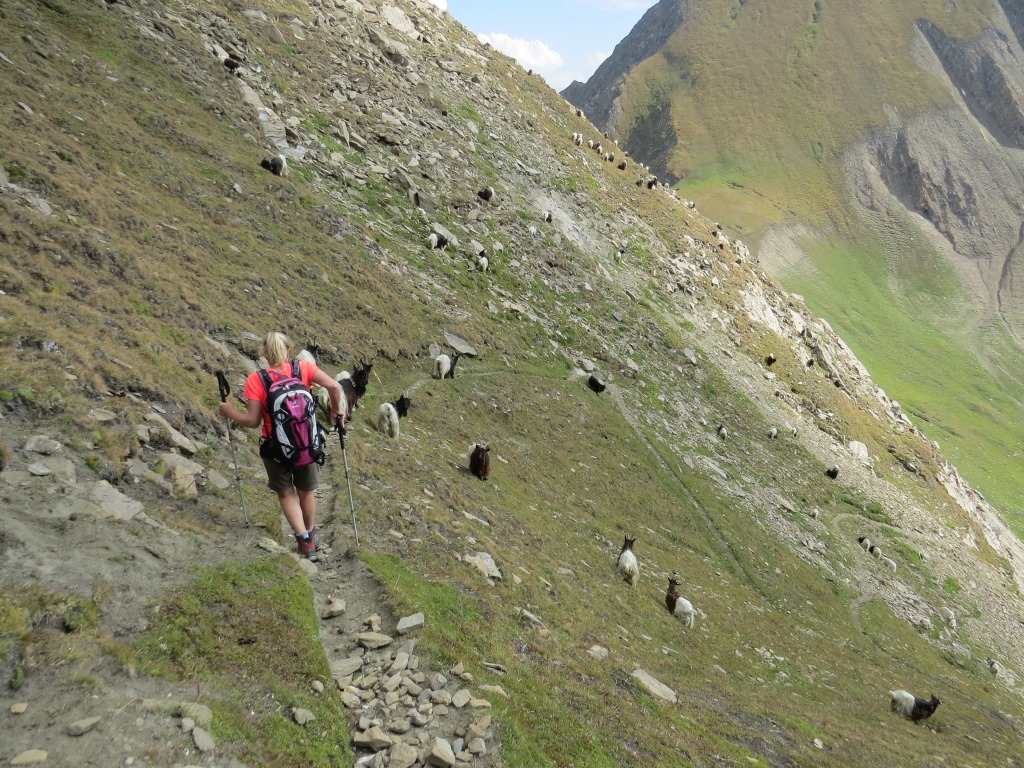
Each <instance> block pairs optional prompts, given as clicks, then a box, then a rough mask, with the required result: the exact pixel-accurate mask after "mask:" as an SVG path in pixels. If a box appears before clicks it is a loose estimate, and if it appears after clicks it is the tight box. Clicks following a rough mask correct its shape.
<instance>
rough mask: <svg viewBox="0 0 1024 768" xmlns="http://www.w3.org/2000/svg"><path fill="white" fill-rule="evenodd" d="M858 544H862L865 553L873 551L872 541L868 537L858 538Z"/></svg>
mask: <svg viewBox="0 0 1024 768" xmlns="http://www.w3.org/2000/svg"><path fill="white" fill-rule="evenodd" d="M857 543H858V544H860V547H861V549H863V550H864V551H865V552H867V551H868V550H869V549H871V539H869V538H868V537H867V536H858V537H857Z"/></svg>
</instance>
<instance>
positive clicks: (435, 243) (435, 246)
mask: <svg viewBox="0 0 1024 768" xmlns="http://www.w3.org/2000/svg"><path fill="white" fill-rule="evenodd" d="M427 245H429V246H430V250H432V251H443V250H444V249H445V248H447V247H448V238H447V237H445V236H444V235H439V234H438V233H437V232H434V233H432V234H431V235H430V237H428V238H427Z"/></svg>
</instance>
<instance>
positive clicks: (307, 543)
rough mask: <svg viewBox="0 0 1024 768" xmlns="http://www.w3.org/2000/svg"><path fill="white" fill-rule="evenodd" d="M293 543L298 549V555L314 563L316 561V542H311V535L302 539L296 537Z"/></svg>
mask: <svg viewBox="0 0 1024 768" xmlns="http://www.w3.org/2000/svg"><path fill="white" fill-rule="evenodd" d="M295 543H296V545H297V547H298V550H299V557H304V558H306V559H307V560H311V561H313V562H314V563H315V562H316V560H317V557H316V544H314V543H313V538H312V537H311V536H307V537H306V538H304V539H300V538H298V537H296V538H295Z"/></svg>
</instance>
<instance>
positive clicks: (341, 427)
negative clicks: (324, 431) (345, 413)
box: [334, 415, 348, 446]
mask: <svg viewBox="0 0 1024 768" xmlns="http://www.w3.org/2000/svg"><path fill="white" fill-rule="evenodd" d="M334 427H335V429H337V430H338V436H339V437H340V438H341V444H342V446H344V445H345V433H346V432H347V431H348V430H347V429H345V424H344V423H343V422H342V420H341V416H340V415H339V416H338V417H337V418H335V420H334Z"/></svg>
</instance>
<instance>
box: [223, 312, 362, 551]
mask: <svg viewBox="0 0 1024 768" xmlns="http://www.w3.org/2000/svg"><path fill="white" fill-rule="evenodd" d="M291 352H292V350H291V341H290V340H289V339H288V337H287V336H285V335H284V334H283V333H277V332H276V331H272V332H270V333H268V334H267V337H266V338H265V339H264V340H263V349H262V350H261V354H262V355H263V357H264V358H265V359H266V361H267V368H266V369H265V370H259V371H254V372H253V373H250V374H249V377H248V378H247V379H246V380H245V390H244V393H243V394H244V395H245V399H246V400H247V401H248V403H249V408H248V410H247V411H246V412H245V413H242V412H240V411H237V410H235V409H234V408H233V407H232V406H231V404H230V403H221V404H220V413H221V416H224V417H226V418H228V419H231V420H232V421H234V422H236V423H238V424H240V425H241V426H243V427H249V428H250V429H255V428H256V427H258V426H260V424H262V425H263V432H262V437H261V438H260V457H261V458H262V459H263V465H264V466H265V467H266V469H267V486H268V487H269V488H270V490H272V491H274V492H275V493H277V499H278V501H279V502H280V503H281V511H282V512H283V513H284V517H285V519H286V520H287V521H288V525H290V526H291V528H292V531H293V533H294V534H295V540H296V542H297V543H298V550H299V554H300V555H301V556H302V557H306V558H308V559H310V560H316V559H317V557H316V551H317V549H318V548H319V546H320V536H319V532H318V531H317V528H316V494H315V491H316V488H317V484H318V480H319V465H320V463H322V461H323V460H322V442H323V441H322V433H319V432H317V431H316V430H319V427H318V426H316V414H315V410H314V411H312V422H313V424H312V425H309V428H310V430H311V432H310V434H311V435H312V436H313V437H316V436H317V435H318V436H319V437H320V438H321V441H320V447H319V451H320V453H317V452H316V451H315V450H314V451H313V452H312V453H311V452H310V445H309V444H307V445H301V444H300V445H298V446H297V448H298V449H299V450H297V451H295V450H293V449H294V448H295V447H296V446H285V447H284V448H282V447H281V445H280V443H281V440H280V439H279V435H280V434H281V433H280V431H279V430H275V429H274V428H273V427H272V423H271V413H270V408H268V398H269V399H271V401H272V406H273V405H274V404H275V403H280V402H283V401H286V400H287V399H288V395H289V394H297V395H298V397H296V398H293V399H292V402H295V403H298V404H299V405H300V406H301V404H302V402H303V401H304V399H305V396H306V395H308V387H309V386H310V384H318V385H320V386H321V387H323V388H324V389H326V390H327V392H328V394H329V395H330V399H331V423H332V424H335V423H337V422H338V419H339V418H340V419H341V426H342V428H344V425H345V411H344V409H343V408H342V407H341V385H340V384H338V382H336V381H335V380H334V379H332V378H331V377H330V376H328V375H327V374H326V373H324V372H323V371H321V370H320V369H319V368H318V367H317V366H316V364H315V363H311V362H308V361H305V360H301V361H296V360H292V359H290V356H291ZM296 364H297V366H298V370H294V366H295V365H296ZM293 378H294V379H299V380H301V382H302V384H303V385H305V388H306V389H305V392H303V388H302V387H299V386H298V382H295V381H292V379H293ZM268 382H269V383H270V387H269V389H270V390H271V391H269V392H268V385H267V383H268ZM289 383H290V384H291V385H292V386H291V387H289ZM288 389H290V390H291V392H284V391H283V390H288ZM279 391H282V392H281V394H282V395H283V396H278V394H277V393H278V392H279ZM271 393H273V394H274V397H273V398H271V397H270V395H271ZM314 407H315V406H314ZM280 413H281V414H283V416H284V418H285V419H286V420H287V419H289V418H291V416H290V415H289V414H288V413H287V411H286V410H285V409H284V407H283V406H282V411H281V412H280ZM279 415H280V414H278V413H275V421H277V423H280V420H279V419H278V417H279ZM295 416H296V417H297V419H296V423H297V425H298V429H297V432H296V434H300V435H301V434H304V433H303V430H304V429H305V427H306V425H304V424H302V423H298V422H301V421H303V420H304V416H305V413H304V411H302V410H299V411H296V413H295ZM284 440H285V441H287V440H288V435H287V434H286V435H284ZM306 442H307V443H309V442H310V441H306ZM314 447H315V446H314Z"/></svg>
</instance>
